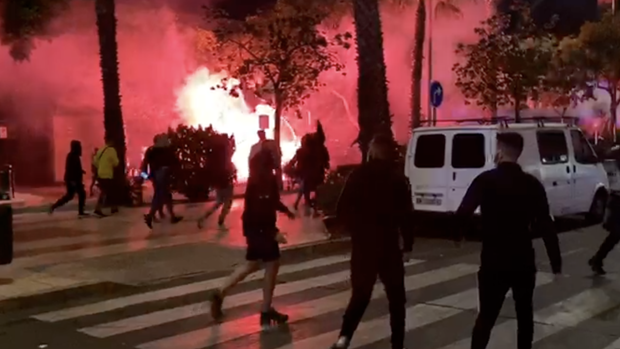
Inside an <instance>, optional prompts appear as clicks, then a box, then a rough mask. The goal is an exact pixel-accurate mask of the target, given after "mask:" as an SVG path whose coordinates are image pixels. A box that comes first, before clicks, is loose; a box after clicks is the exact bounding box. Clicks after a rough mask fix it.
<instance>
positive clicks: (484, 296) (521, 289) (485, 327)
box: [471, 270, 536, 349]
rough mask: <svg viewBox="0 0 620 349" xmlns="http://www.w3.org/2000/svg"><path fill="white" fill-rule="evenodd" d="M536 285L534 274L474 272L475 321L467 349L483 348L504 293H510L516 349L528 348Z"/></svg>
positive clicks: (532, 329)
mask: <svg viewBox="0 0 620 349" xmlns="http://www.w3.org/2000/svg"><path fill="white" fill-rule="evenodd" d="M535 286H536V272H534V271H522V272H505V271H489V270H480V271H479V272H478V301H479V309H478V318H477V319H476V324H475V325H474V331H473V334H472V338H471V349H485V348H486V347H487V344H488V343H489V338H490V337H491V330H492V329H493V326H495V321H496V320H497V317H498V316H499V313H500V311H501V310H502V305H503V304H504V299H505V298H506V293H508V290H512V298H513V299H514V301H515V312H516V313H517V349H532V340H533V337H534V310H533V304H532V298H533V297H534V287H535Z"/></svg>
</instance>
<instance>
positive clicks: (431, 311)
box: [140, 273, 553, 349]
mask: <svg viewBox="0 0 620 349" xmlns="http://www.w3.org/2000/svg"><path fill="white" fill-rule="evenodd" d="M552 280H553V276H552V275H551V274H548V273H541V274H540V277H539V280H538V282H537V284H536V287H540V286H543V285H546V284H548V283H550V282H551V281H552ZM476 297H477V289H468V290H466V291H463V292H459V293H457V294H454V295H450V296H447V297H444V298H442V299H438V300H436V301H432V302H428V303H425V304H416V305H414V306H411V307H408V308H407V320H406V324H405V331H411V330H414V329H416V328H420V327H423V326H426V325H430V324H433V323H435V322H438V321H441V320H444V319H447V318H449V317H451V316H454V315H457V314H459V313H461V312H463V311H466V310H473V309H475V308H476V306H477V301H476ZM435 304H441V305H435ZM391 333H392V330H391V328H390V322H389V315H386V316H383V317H380V318H377V319H373V320H370V321H366V322H362V323H361V324H360V326H359V327H358V330H357V331H356V335H355V336H354V337H353V341H352V342H351V346H350V348H359V347H362V346H365V345H368V344H372V343H375V342H377V341H380V340H382V339H385V338H388V337H389V336H390V335H391ZM339 334H340V330H336V331H332V332H329V333H323V334H321V335H318V336H315V337H311V338H307V339H304V340H302V341H298V342H295V343H291V344H288V345H285V346H282V347H280V348H278V349H315V348H318V347H323V348H328V347H329V345H331V344H333V343H334V341H335V340H336V339H337V338H338V335H339ZM183 348H184V349H188V348H185V347H183ZM140 349H163V347H161V348H142V347H140ZM191 349H199V348H191Z"/></svg>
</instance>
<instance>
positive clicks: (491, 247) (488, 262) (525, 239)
mask: <svg viewBox="0 0 620 349" xmlns="http://www.w3.org/2000/svg"><path fill="white" fill-rule="evenodd" d="M522 151H523V137H522V136H521V135H520V134H517V133H511V132H503V133H500V134H498V135H497V154H496V156H495V162H496V164H497V167H496V168H495V169H492V170H489V171H486V172H483V173H482V174H480V175H478V177H476V178H475V179H474V181H473V182H472V184H471V185H470V186H469V188H468V189H467V193H466V194H465V197H464V198H463V201H462V202H461V204H460V206H459V208H458V210H457V211H456V215H455V216H456V217H455V218H456V219H455V222H454V223H455V228H456V229H455V231H456V232H458V233H459V234H458V235H459V236H458V237H457V238H458V239H459V240H461V239H462V237H463V232H464V231H463V229H461V227H463V226H464V225H465V226H466V225H467V221H468V220H469V218H470V217H471V216H472V215H473V214H474V212H475V211H476V209H477V208H478V207H480V214H481V222H482V231H481V233H482V252H481V255H480V270H479V271H478V299H479V313H478V318H477V319H476V323H475V325H474V329H473V333H472V339H471V348H472V349H485V348H486V347H487V344H488V342H489V339H490V336H491V331H492V329H493V327H494V326H495V322H496V320H497V317H498V316H499V313H500V311H501V309H502V304H503V303H504V298H505V297H506V293H507V292H508V290H510V289H512V295H513V298H514V301H515V311H516V315H517V328H518V329H517V348H518V349H531V348H532V340H533V335H534V312H533V304H532V298H533V294H534V288H535V286H536V262H535V254H534V248H533V246H532V238H533V237H534V234H532V233H533V232H534V231H536V232H540V233H541V234H542V237H543V240H544V243H545V247H546V249H547V254H548V255H549V259H550V262H551V269H552V271H553V273H554V274H556V275H559V274H560V273H561V272H562V255H561V253H560V246H559V242H558V237H557V235H556V232H555V229H554V224H553V219H552V217H551V214H550V212H549V204H548V201H547V194H546V193H545V188H544V187H543V186H542V184H541V183H540V182H539V181H538V179H536V178H535V177H534V176H532V175H530V174H527V173H525V172H523V170H522V169H521V166H519V164H518V163H517V160H518V159H519V157H520V156H521V152H522Z"/></svg>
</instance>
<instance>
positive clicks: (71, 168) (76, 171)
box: [49, 140, 87, 217]
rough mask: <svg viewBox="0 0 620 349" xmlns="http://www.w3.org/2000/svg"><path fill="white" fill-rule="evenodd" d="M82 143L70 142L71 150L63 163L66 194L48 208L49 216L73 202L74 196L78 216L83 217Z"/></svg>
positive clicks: (84, 201) (84, 191)
mask: <svg viewBox="0 0 620 349" xmlns="http://www.w3.org/2000/svg"><path fill="white" fill-rule="evenodd" d="M81 157H82V143H80V141H76V140H73V141H71V150H70V151H69V154H67V160H66V161H65V186H66V188H67V192H66V193H65V195H64V196H63V197H62V198H60V199H59V200H58V201H56V203H54V204H53V205H52V207H50V211H49V212H50V214H51V213H53V212H54V211H55V210H56V209H57V208H59V207H60V206H63V205H65V204H66V203H68V202H69V201H71V200H73V197H74V196H75V194H77V196H78V215H79V216H80V217H85V216H87V214H86V213H85V212H84V205H85V203H86V190H85V189H84V174H86V172H85V171H84V169H83V168H82V160H81Z"/></svg>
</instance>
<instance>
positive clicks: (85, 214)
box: [78, 212, 90, 218]
mask: <svg viewBox="0 0 620 349" xmlns="http://www.w3.org/2000/svg"><path fill="white" fill-rule="evenodd" d="M88 217H90V215H89V214H88V213H85V212H82V213H78V218H88Z"/></svg>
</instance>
